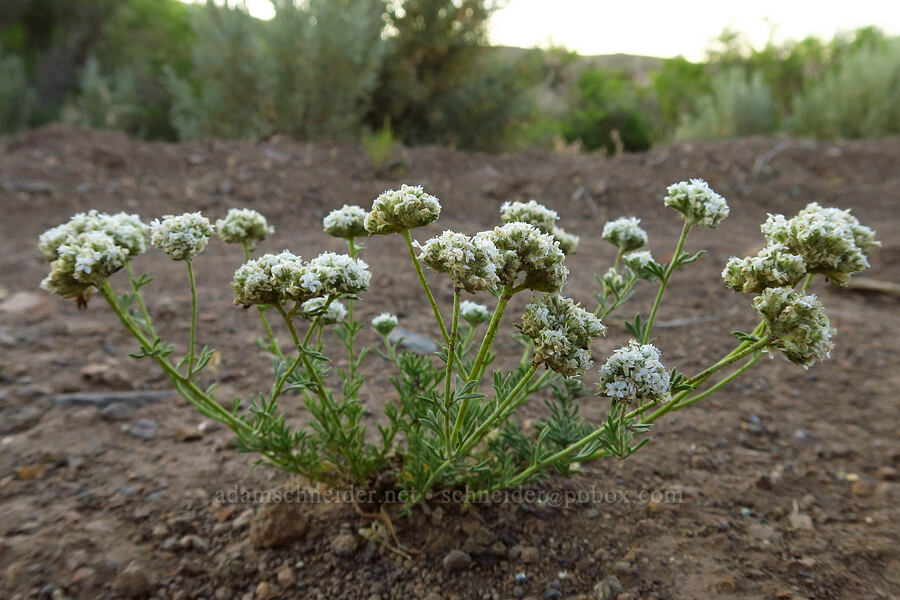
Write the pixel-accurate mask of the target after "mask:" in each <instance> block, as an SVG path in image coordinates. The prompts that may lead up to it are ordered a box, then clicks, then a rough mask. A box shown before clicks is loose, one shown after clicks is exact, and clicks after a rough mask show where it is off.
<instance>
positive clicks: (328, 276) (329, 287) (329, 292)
mask: <svg viewBox="0 0 900 600" xmlns="http://www.w3.org/2000/svg"><path fill="white" fill-rule="evenodd" d="M371 279H372V273H371V272H370V271H369V265H367V264H366V263H365V262H363V261H362V260H360V259H358V258H350V256H349V255H347V254H335V253H334V252H323V253H322V254H320V255H319V256H317V257H315V258H314V259H312V260H311V261H309V262H308V263H307V265H306V271H305V272H304V274H303V276H302V277H301V279H300V281H299V287H301V288H303V289H306V290H309V291H310V292H312V294H313V295H315V296H351V297H352V296H356V295H358V294H361V293H362V292H364V291H366V290H367V289H368V288H369V281H370V280H371Z"/></svg>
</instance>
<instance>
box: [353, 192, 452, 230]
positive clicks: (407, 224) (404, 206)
mask: <svg viewBox="0 0 900 600" xmlns="http://www.w3.org/2000/svg"><path fill="white" fill-rule="evenodd" d="M440 214H441V204H440V202H438V199H437V198H435V197H434V196H432V195H431V194H427V193H425V191H424V190H423V189H422V186H420V185H417V186H410V185H405V184H404V185H402V186H400V189H399V190H388V191H386V192H384V193H383V194H381V195H380V196H378V197H377V198H375V202H373V203H372V211H371V212H369V214H368V215H366V220H365V228H366V231H368V232H369V233H374V234H381V235H386V234H389V233H397V232H399V231H403V230H406V229H412V228H413V227H422V226H424V225H428V224H429V223H431V222H432V221H435V220H437V218H438V217H439V216H440Z"/></svg>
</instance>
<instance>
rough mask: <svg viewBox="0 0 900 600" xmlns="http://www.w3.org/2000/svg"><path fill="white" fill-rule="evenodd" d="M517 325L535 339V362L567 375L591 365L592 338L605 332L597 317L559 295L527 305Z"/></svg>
mask: <svg viewBox="0 0 900 600" xmlns="http://www.w3.org/2000/svg"><path fill="white" fill-rule="evenodd" d="M518 328H519V330H520V331H521V332H522V333H523V334H525V335H526V336H528V337H529V338H531V339H532V341H533V342H534V360H535V362H536V363H543V364H544V365H545V366H546V367H547V368H548V369H552V370H554V371H556V372H557V373H561V374H562V375H565V376H569V377H570V376H581V375H583V374H584V372H585V371H586V370H587V369H589V368H591V365H593V364H594V363H593V361H592V360H591V350H590V346H591V341H592V340H593V339H594V338H595V337H597V336H598V335H603V334H604V333H606V327H605V326H604V325H603V323H601V322H600V319H598V318H597V317H595V316H594V315H592V314H591V313H589V312H588V311H586V310H584V309H583V308H581V307H580V306H579V305H578V304H576V303H575V302H574V301H573V300H572V299H571V298H565V297H563V296H560V295H559V294H548V295H547V296H545V297H544V298H543V299H542V300H541V301H539V302H532V303H531V304H529V305H528V306H526V307H525V314H523V315H522V322H521V323H520V324H518Z"/></svg>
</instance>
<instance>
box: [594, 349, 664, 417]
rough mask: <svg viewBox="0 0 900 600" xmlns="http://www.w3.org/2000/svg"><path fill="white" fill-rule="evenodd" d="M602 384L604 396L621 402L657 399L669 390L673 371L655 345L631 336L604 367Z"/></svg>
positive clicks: (600, 392)
mask: <svg viewBox="0 0 900 600" xmlns="http://www.w3.org/2000/svg"><path fill="white" fill-rule="evenodd" d="M598 385H599V388H600V389H599V394H600V395H601V396H606V397H608V398H611V399H612V400H614V401H617V402H633V401H639V402H646V401H655V400H661V399H662V398H664V397H665V396H666V395H667V394H668V393H669V386H670V375H669V372H668V371H667V370H666V368H665V367H664V366H663V364H662V362H660V360H659V350H658V349H657V348H656V347H655V346H654V345H652V344H643V345H642V344H640V343H638V341H637V340H631V341H630V342H628V345H627V346H623V347H622V348H619V349H617V350H615V351H614V352H613V353H612V356H610V357H609V359H608V360H607V361H606V364H604V365H603V366H602V367H601V368H600V380H599V381H598Z"/></svg>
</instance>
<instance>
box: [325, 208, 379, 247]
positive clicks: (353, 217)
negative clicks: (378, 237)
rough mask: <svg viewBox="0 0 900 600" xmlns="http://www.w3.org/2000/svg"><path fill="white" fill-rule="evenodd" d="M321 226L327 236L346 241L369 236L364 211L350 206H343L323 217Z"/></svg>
mask: <svg viewBox="0 0 900 600" xmlns="http://www.w3.org/2000/svg"><path fill="white" fill-rule="evenodd" d="M322 225H323V226H324V227H325V233H327V234H328V235H333V236H334V237H338V238H344V239H347V240H349V239H352V238H358V237H364V236H366V235H368V234H369V232H367V231H366V210H365V209H364V208H363V207H361V206H355V205H351V204H345V205H344V206H342V207H341V208H337V209H335V210H333V211H331V212H330V213H328V214H327V215H325V218H324V219H323V220H322Z"/></svg>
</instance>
